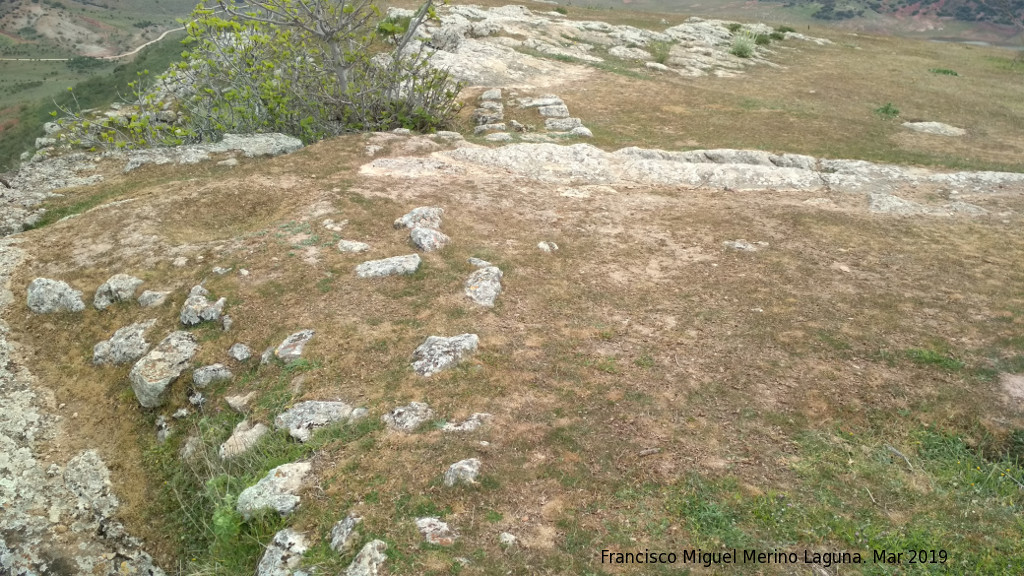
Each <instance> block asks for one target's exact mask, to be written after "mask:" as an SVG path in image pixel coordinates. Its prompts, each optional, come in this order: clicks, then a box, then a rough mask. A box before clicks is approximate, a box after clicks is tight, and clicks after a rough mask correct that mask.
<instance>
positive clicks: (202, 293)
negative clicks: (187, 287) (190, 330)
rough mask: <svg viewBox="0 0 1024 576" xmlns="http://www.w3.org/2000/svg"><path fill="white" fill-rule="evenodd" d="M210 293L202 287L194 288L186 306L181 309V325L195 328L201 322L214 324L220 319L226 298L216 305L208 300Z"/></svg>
mask: <svg viewBox="0 0 1024 576" xmlns="http://www.w3.org/2000/svg"><path fill="white" fill-rule="evenodd" d="M209 295H210V293H209V291H207V290H206V289H205V288H203V287H202V286H194V287H193V288H192V290H191V292H189V296H188V298H187V299H186V300H185V304H184V305H183V306H182V307H181V316H180V318H181V323H182V324H184V325H186V326H195V325H196V324H199V323H201V322H213V321H216V320H217V319H219V318H220V315H221V313H223V312H224V304H225V303H226V302H227V299H226V298H221V299H220V300H217V301H216V302H214V303H212V304H211V303H210V301H209V300H207V299H206V297H207V296H209Z"/></svg>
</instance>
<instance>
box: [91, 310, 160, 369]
mask: <svg viewBox="0 0 1024 576" xmlns="http://www.w3.org/2000/svg"><path fill="white" fill-rule="evenodd" d="M154 324H156V320H146V321H145V322H137V323H135V324H132V325H131V326H125V327H124V328H120V329H118V330H117V331H116V332H114V335H113V336H111V337H110V339H109V340H104V341H102V342H98V343H97V344H96V345H95V346H93V348H92V363H93V364H97V365H99V364H127V363H129V362H134V361H135V360H138V359H139V358H141V357H142V355H143V354H145V353H146V351H147V350H149V344H148V343H147V342H146V340H145V338H144V336H145V334H146V331H148V330H149V329H150V328H152V327H153V325H154Z"/></svg>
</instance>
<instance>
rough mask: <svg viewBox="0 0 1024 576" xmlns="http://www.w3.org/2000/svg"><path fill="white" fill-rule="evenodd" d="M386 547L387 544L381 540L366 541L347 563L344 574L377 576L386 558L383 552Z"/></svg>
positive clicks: (346, 575) (348, 575)
mask: <svg viewBox="0 0 1024 576" xmlns="http://www.w3.org/2000/svg"><path fill="white" fill-rule="evenodd" d="M387 549H388V544H387V542H384V541H383V540H373V541H371V542H368V543H367V544H366V545H365V546H363V549H362V550H360V551H359V554H356V557H355V559H353V560H352V563H351V564H349V566H348V568H347V569H346V570H345V576H379V575H380V573H381V572H380V569H381V566H383V565H384V561H385V560H387V559H388V557H387V556H386V555H385V554H384V551H385V550H387Z"/></svg>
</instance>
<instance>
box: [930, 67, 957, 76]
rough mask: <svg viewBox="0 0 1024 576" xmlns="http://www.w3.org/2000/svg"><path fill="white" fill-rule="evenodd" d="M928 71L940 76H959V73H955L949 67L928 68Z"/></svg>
mask: <svg viewBox="0 0 1024 576" xmlns="http://www.w3.org/2000/svg"><path fill="white" fill-rule="evenodd" d="M928 71H929V72H931V73H932V74H938V75H940V76H959V74H957V73H956V70H950V69H949V68H929V69H928Z"/></svg>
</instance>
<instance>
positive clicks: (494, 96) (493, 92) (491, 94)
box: [480, 88, 501, 100]
mask: <svg viewBox="0 0 1024 576" xmlns="http://www.w3.org/2000/svg"><path fill="white" fill-rule="evenodd" d="M480 99H481V100H501V88H491V89H490V90H487V91H486V92H484V93H483V94H481V95H480Z"/></svg>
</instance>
